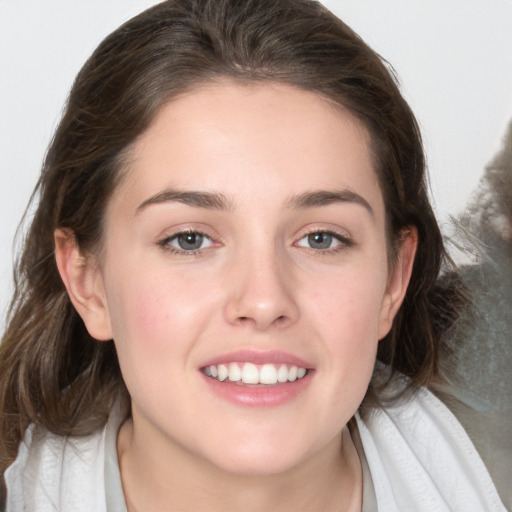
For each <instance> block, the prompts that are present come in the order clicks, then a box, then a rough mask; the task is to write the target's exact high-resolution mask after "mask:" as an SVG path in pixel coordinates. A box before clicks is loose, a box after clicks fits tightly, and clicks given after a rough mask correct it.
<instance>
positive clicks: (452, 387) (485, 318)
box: [433, 123, 512, 510]
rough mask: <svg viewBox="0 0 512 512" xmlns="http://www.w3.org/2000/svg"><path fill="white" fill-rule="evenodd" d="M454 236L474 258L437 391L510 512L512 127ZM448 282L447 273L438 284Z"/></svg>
mask: <svg viewBox="0 0 512 512" xmlns="http://www.w3.org/2000/svg"><path fill="white" fill-rule="evenodd" d="M452 238H453V239H452V241H453V244H454V245H455V246H456V247H457V248H458V249H460V250H463V251H464V252H465V253H466V254H469V255H470V257H471V258H472V259H473V264H464V265H461V266H460V268H459V272H460V275H461V277H462V279H463V282H464V284H465V285H466V287H467V288H468V291H469V293H470V296H471V301H470V303H469V304H468V305H467V307H466V309H465V310H464V312H463V314H462V316H461V317H460V318H459V320H458V321H457V322H456V323H455V324H454V326H453V327H452V328H451V329H450V330H449V331H448V333H447V334H446V336H445V337H444V340H443V350H442V358H441V373H442V376H443V377H444V382H443V383H436V385H434V386H433V390H434V391H436V392H438V394H439V395H440V396H441V397H442V398H443V400H444V401H445V403H446V404H447V405H448V406H449V407H450V408H451V409H452V411H453V412H454V413H455V415H456V416H457V417H458V418H459V421H460V422H461V423H462V424H463V426H464V427H465V429H466V431H467V432H468V434H469V435H470V437H471V438H472V440H473V442H474V444H475V446H476V447H477V449H478V450H479V452H480V454H481V456H482V458H483V459H484V462H485V464H486V465H487V467H488V469H489V472H490V473H491V476H492V477H493V480H494V482H495V484H496V486H497V488H498V491H499V493H500V495H501V497H502V499H503V502H504V504H505V505H506V506H507V507H508V508H509V509H510V510H512V486H511V485H510V484H511V482H512V123H511V124H510V126H509V130H508V134H507V136H506V138H505V141H504V146H503V149H502V151H501V152H500V153H499V154H498V155H497V156H496V158H495V159H494V160H493V161H492V162H491V164H490V165H489V166H488V167H487V168H486V170H485V173H484V175H483V177H482V179H481V182H480V185H479V187H478V189H477V191H476V192H475V194H474V196H473V198H472V200H471V202H470V204H469V206H468V208H467V209H466V211H465V212H464V214H463V215H462V216H460V217H459V219H457V220H456V221H455V229H454V235H453V237H452ZM449 282H450V275H446V276H444V277H443V278H442V279H441V284H445V285H446V286H449Z"/></svg>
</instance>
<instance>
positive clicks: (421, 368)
mask: <svg viewBox="0 0 512 512" xmlns="http://www.w3.org/2000/svg"><path fill="white" fill-rule="evenodd" d="M225 79H230V80H233V81H237V82H241V83H244V82H245V83H249V82H250V83H254V82H278V83H283V84H288V85H291V86H294V87H298V88H301V89H304V90H308V91H313V92H315V93H317V94H320V95H323V96H324V97H327V98H329V99H330V100H332V101H334V102H336V103H337V104H339V105H341V106H342V107H343V108H345V109H347V110H348V111H350V112H351V113H352V114H353V115H354V116H356V117H357V118H358V119H359V120H361V121H362V122H363V123H364V125H365V126H366V128H367V130H368V132H369V133H370V136H371V151H372V156H373V160H374V165H375V169H376V172H377V175H378V177H379V180H380V184H381V188H382V192H383V196H384V201H385V205H386V216H387V226H388V241H389V242H388V245H389V255H390V261H391V262H392V261H393V257H394V255H395V253H396V247H397V244H398V243H399V240H400V236H401V232H402V230H403V229H404V227H406V226H415V227H416V229H417V230H418V237H419V241H418V250H417V256H416V261H415V265H414V269H413V274H412V278H411V282H410V285H409V288H408V291H407V295H406V297H405V301H404V303H403V305H402V308H401V310H400V312H399V313H398V315H397V317H396V319H395V322H394V324H393V327H392V330H391V332H390V333H389V335H388V336H387V337H386V338H385V339H383V340H382V341H381V342H380V344H379V349H378V359H380V360H381V361H382V362H384V363H385V364H386V365H388V366H389V368H390V369H391V372H392V373H393V372H401V373H403V374H405V375H407V376H409V377H410V378H411V379H412V380H411V382H413V383H415V384H417V385H421V384H425V383H427V382H428V380H429V379H430V377H431V376H432V375H433V374H434V373H435V371H436V368H437V353H438V349H437V339H438V332H437V331H438V328H437V327H436V325H435V324H434V323H433V319H432V311H433V308H432V304H431V300H430V298H429V297H430V296H431V291H432V288H433V286H434V282H435V280H436V277H437V276H438V273H439V269H440V265H441V263H442V259H443V255H444V249H443V243H442V237H441V234H440V231H439V229H438V226H437V223H436V221H435V218H434V214H433V212H432V208H431V206H430V203H429V200H428V195H427V187H426V183H425V162H424V154H423V148H422V142H421V137H420V132H419V129H418V126H417V123H416V120H415V118H414V116H413V114H412V112H411V110H410V108H409V106H408V105H407V103H406V102H405V100H404V99H403V98H402V96H401V94H400V91H399V88H398V86H397V84H396V81H395V79H394V77H393V74H392V72H391V71H390V69H389V66H387V64H386V63H385V62H383V61H382V59H381V58H380V57H379V56H378V55H377V54H376V53H375V52H374V51H373V50H371V49H370V48H369V47H368V46H367V45H366V44H365V43H364V42H363V41H362V40H361V39H360V38H359V37H358V36H357V35H356V34H355V33H354V32H353V31H352V30H351V29H350V28H349V27H347V26H346V25H345V24H344V23H343V22H342V21H340V20H339V19H337V18H336V17H335V16H334V15H333V14H331V13H330V12H329V11H328V10H327V9H326V8H324V7H323V6H321V5H320V4H319V3H317V2H313V1H310V0H278V1H276V0H168V1H166V2H163V3H161V4H159V5H157V6H155V7H152V8H150V9H148V10H147V11H145V12H143V13H142V14H140V15H138V16H137V17H135V18H133V19H132V20H130V21H128V22H127V23H125V24H124V25H123V26H121V27H120V28H119V29H117V30H116V31H115V32H114V33H112V34H111V35H110V36H109V37H107V38H106V39H105V40H104V41H103V42H102V43H101V44H100V46H99V47H98V48H97V49H96V51H95V52H94V53H93V55H92V56H91V57H90V58H89V60H88V61H87V62H86V64H85V65H84V67H83V68H82V70H81V71H80V73H79V74H78V76H77V78H76V80H75V83H74V85H73V87H72V90H71V92H70V95H69V98H68V101H67V106H66V109H65V112H64V115H63V118H62V120H61V122H60V125H59V126H58V129H57V131H56V133H55V135H54V138H53V141H52V142H51V145H50V147H49V149H48V152H47V156H46V159H45V161H44V165H43V168H42V173H41V177H40V179H39V182H38V184H37V187H36V191H35V197H36V198H37V200H38V206H37V209H36V211H35V215H34V218H33V221H32V223H31V226H30V229H29V230H28V232H27V234H26V237H25V241H24V246H23V251H22V253H21V256H20V258H19V261H18V262H17V266H16V270H15V273H16V277H15V292H14V296H13V299H12V303H11V306H10V312H9V317H8V324H7V329H6V332H5V335H4V337H3V341H2V343H1V345H0V459H1V460H0V469H1V470H2V473H3V470H4V469H5V468H6V467H7V466H8V465H9V463H10V462H12V460H13V459H14V457H15V456H16V451H17V448H18V445H19V442H20V440H21V439H22V438H23V432H24V430H25V428H26V427H27V425H28V424H29V423H31V422H33V423H35V424H37V425H41V426H43V427H44V428H46V429H48V430H50V431H52V432H54V433H56V434H59V435H84V434H88V433H91V432H93V431H95V430H96V429H98V428H100V427H102V426H103V425H104V424H105V421H106V418H107V416H108V413H109V410H110V408H111V406H112V404H113V402H114V401H115V400H122V401H125V402H126V401H127V400H128V394H127V390H126V388H125V386H124V383H123V379H122V376H121V372H120V369H119V364H118V361H117V356H116V352H115V349H114V345H113V343H112V342H111V341H110V342H99V341H96V340H94V339H92V338H91V336H90V335H89V334H88V332H87V331H86V329H85V327H84V324H83V322H82V320H81V318H80V317H79V316H78V314H77V313H76V311H75V310H74V309H73V307H72V305H71V303H70V300H69V298H68V296H67V293H66V291H65V288H64V286H63V283H62V282H61V279H60V276H59V273H58V271H57V267H56V264H55V259H54V230H55V229H56V228H67V229H70V230H72V231H73V233H74V235H75V237H76V241H77V243H78V246H79V248H80V249H81V251H82V252H83V253H86V254H87V253H90V254H94V253H95V251H98V250H99V248H100V247H101V241H102V220H103V217H104V213H105V209H106V206H107V203H108V201H109V198H110V196H111V194H112V191H113V190H114V188H115V187H116V184H117V183H118V182H119V180H120V177H121V176H122V174H123V164H124V162H125V158H126V155H127V153H128V152H129V150H130V147H131V146H132V145H133V143H134V141H135V140H136V139H137V137H138V136H140V135H141V134H142V133H143V132H144V130H145V129H146V128H147V127H148V125H149V124H150V122H151V121H152V119H153V118H154V116H155V114H156V113H157V112H158V110H159V109H160V107H161V106H162V105H164V104H165V103H166V102H168V101H171V100H172V98H174V97H176V96H177V95H181V94H185V93H186V92H187V91H191V90H193V89H194V88H197V87H200V86H201V85H202V84H206V83H211V82H212V81H215V80H225ZM372 396H375V389H374V388H372V385H370V389H369V391H368V394H367V400H368V401H369V400H370V399H371V398H372Z"/></svg>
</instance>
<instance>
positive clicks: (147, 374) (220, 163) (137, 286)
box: [98, 82, 413, 474]
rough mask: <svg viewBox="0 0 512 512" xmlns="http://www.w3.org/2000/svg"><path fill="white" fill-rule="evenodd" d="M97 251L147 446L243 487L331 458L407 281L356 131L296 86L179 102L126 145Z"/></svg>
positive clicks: (208, 94)
mask: <svg viewBox="0 0 512 512" xmlns="http://www.w3.org/2000/svg"><path fill="white" fill-rule="evenodd" d="M104 244H105V245H104V251H103V253H102V260H101V264H100V270H99V272H100V274H99V276H100V282H101V287H100V291H99V292H98V293H99V296H100V298H101V302H102V304H103V306H104V313H105V325H108V329H111V335H112V337H113V338H114V341H115V345H116V348H117V352H118V355H119V361H120V365H121V369H122V373H123V376H124V379H125V382H126V385H127V387H128V390H129V392H130V395H131V398H132V406H133V424H134V432H135V435H136V436H137V435H138V436H139V437H140V439H144V440H145V442H146V443H147V446H153V447H158V450H160V453H161V455H162V457H164V456H165V457H167V456H169V457H170V456H173V457H176V456H177V454H178V453H179V454H181V455H180V456H185V455H184V454H186V456H187V457H189V456H191V457H197V458H199V460H202V461H207V462H209V463H212V464H214V465H215V466H217V467H220V468H222V469H225V470H228V471H234V472H240V473H244V474H247V473H250V474H262V473H266V474H268V473H275V472H280V471H284V470H286V469H289V468H292V467H295V466H297V465H298V464H300V463H301V462H304V461H306V460H312V459H314V458H315V457H317V456H319V455H320V454H321V453H324V452H325V451H326V450H329V448H333V447H336V449H338V448H337V447H338V446H339V442H340V441H339V438H340V436H339V434H340V431H341V429H342V428H343V426H344V425H345V424H346V423H347V421H348V420H349V419H350V417H351V416H352V415H353V414H354V413H355V411H356V409H357V407H358V406H359V404H360V403H361V401H362V399H363V397H364V395H365V392H366V389H367V386H368V382H369V380H370V376H371V374H372V369H373V366H374V361H375V354H376V349H377V344H378V340H379V339H380V338H382V337H383V336H384V335H385V334H386V333H387V332H388V330H389V328H390V322H391V319H392V317H393V315H394V314H395V312H396V309H397V308H398V305H399V303H400V301H401V299H402V295H403V292H404V291H405V284H406V282H407V279H408V277H407V273H408V270H407V269H405V270H404V269H403V267H404V265H402V264H401V263H399V264H398V265H397V269H398V270H396V271H395V272H393V273H391V274H390V272H389V269H388V262H387V259H386V254H387V251H386V237H385V215H384V203H383V198H382V194H381V190H380V187H379V183H378V179H377V176H376V174H375V171H374V169H373V165H372V159H371V156H370V151H369V145H368V135H367V133H366V131H365V129H364V127H363V126H362V125H361V124H360V123H359V122H358V121H357V120H356V119H354V118H353V117H352V116H351V115H349V114H348V113H344V112H343V111H341V110H340V109H339V108H336V107H334V106H333V105H332V104H330V103H329V102H328V101H327V100H325V99H322V98H321V97H320V96H318V95H316V94H313V93H311V92H305V91H302V90H298V89H295V88H292V87H290V86H282V85H272V84H270V85H250V86H248V85H244V86H242V85H235V84H232V83H230V82H226V83H223V84H217V85H211V86H209V87H204V88H201V89H199V90H196V91H194V92H191V93H189V94H187V95H184V96H183V97H181V98H179V99H177V100H175V101H172V102H171V103H169V104H168V105H166V106H165V107H164V108H163V109H162V110H161V111H160V113H159V114H158V116H157V117H156V119H155V120H154V122H153V124H152V125H151V126H150V128H149V129H148V130H147V131H146V132H145V133H144V134H143V135H142V137H140V139H139V140H138V141H137V142H136V144H135V145H134V148H133V152H132V154H131V157H130V163H129V165H128V167H127V170H126V176H125V178H124V179H123V182H122V183H121V185H120V186H119V187H118V189H117V190H116V191H115V193H114V196H113V198H112V200H111V202H110V204H109V208H108V211H107V214H106V219H105V230H104ZM412 252H413V251H412ZM405 260H406V259H405ZM401 261H402V260H400V262H401ZM405 266H407V265H406V264H405ZM404 276H405V277H404ZM240 378H241V379H242V380H239V379H240ZM333 449H334V448H333Z"/></svg>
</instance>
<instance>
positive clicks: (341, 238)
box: [157, 228, 354, 256]
mask: <svg viewBox="0 0 512 512" xmlns="http://www.w3.org/2000/svg"><path fill="white" fill-rule="evenodd" d="M188 234H190V235H198V236H201V237H203V238H206V239H208V240H209V241H210V243H211V244H213V243H214V242H213V240H212V238H211V237H210V236H209V235H207V234H206V233H204V232H202V231H198V230H195V229H187V230H183V231H178V232H177V233H174V234H172V235H171V236H167V237H165V238H164V239H162V240H160V241H158V242H157V245H158V246H159V247H160V248H161V249H162V250H164V251H166V252H168V253H170V254H175V255H184V256H199V255H201V254H203V253H204V251H206V250H208V249H209V248H210V247H211V245H210V246H208V247H206V248H199V249H195V250H186V249H178V248H177V247H174V246H172V245H171V242H173V241H174V240H177V239H178V237H180V236H182V235H188ZM315 234H322V235H328V236H331V237H332V238H333V239H334V240H336V241H337V242H339V243H338V244H337V245H336V246H335V247H332V248H326V249H319V248H315V247H305V246H302V245H297V244H298V242H300V241H301V240H303V239H305V238H307V237H309V236H311V235H315ZM294 245H295V246H298V247H303V248H304V249H306V250H308V251H311V252H313V253H314V254H319V255H320V254H321V255H329V254H335V253H339V252H341V251H343V250H346V249H347V248H350V247H352V246H353V245H354V242H353V240H351V239H350V238H349V237H347V236H345V235H341V234H340V233H338V232H336V231H333V230H330V229H322V228H319V229H314V230H312V231H309V232H307V233H305V234H303V235H302V236H301V237H300V238H299V240H298V241H297V242H296V243H295V244H294Z"/></svg>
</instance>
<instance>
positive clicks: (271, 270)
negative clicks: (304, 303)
mask: <svg viewBox="0 0 512 512" xmlns="http://www.w3.org/2000/svg"><path fill="white" fill-rule="evenodd" d="M254 245H255V244H252V247H251V248H249V247H248V248H247V249H246V250H243V251H242V250H241V251H240V253H239V255H238V257H237V261H236V263H235V264H234V265H233V267H232V271H233V275H232V278H233V279H232V280H231V286H230V293H229V296H228V300H227V304H226V316H227V320H228V321H229V322H230V323H232V324H252V325H254V326H255V327H256V328H257V329H258V330H264V329H266V328H268V327H270V326H271V325H287V324H290V323H293V322H294V321H296V319H297V318H298V307H297V303H296V301H295V296H294V287H293V275H292V272H291V269H290V266H289V265H287V257H286V254H285V251H282V250H279V248H278V247H277V246H276V244H271V243H269V242H268V240H267V243H266V244H263V246H262V245H260V244H259V245H258V247H254Z"/></svg>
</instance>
